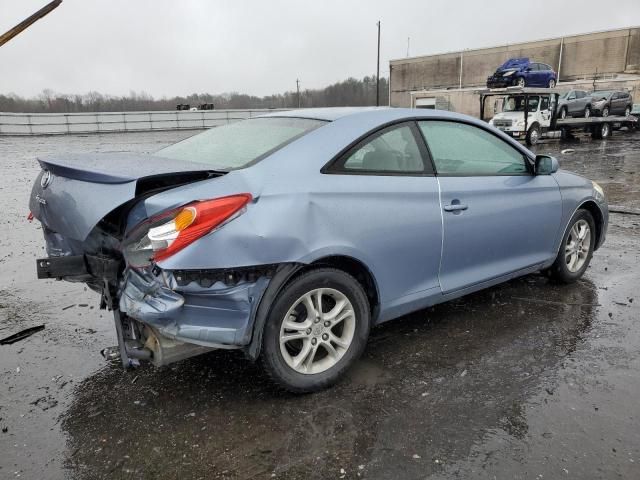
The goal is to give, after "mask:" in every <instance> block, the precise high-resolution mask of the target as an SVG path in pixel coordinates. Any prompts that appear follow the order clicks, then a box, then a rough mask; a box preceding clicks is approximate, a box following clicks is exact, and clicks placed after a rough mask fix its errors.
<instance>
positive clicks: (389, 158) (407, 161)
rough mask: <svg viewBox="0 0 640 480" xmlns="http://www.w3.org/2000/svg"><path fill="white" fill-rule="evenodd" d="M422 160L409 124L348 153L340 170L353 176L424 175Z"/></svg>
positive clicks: (387, 132) (394, 128) (375, 136)
mask: <svg viewBox="0 0 640 480" xmlns="http://www.w3.org/2000/svg"><path fill="white" fill-rule="evenodd" d="M422 158H423V156H422V153H421V152H420V147H419V146H418V142H417V141H416V138H415V135H414V133H413V130H412V128H411V127H410V126H409V124H403V125H400V126H394V127H390V128H386V129H384V130H382V131H381V132H378V133H375V134H373V136H372V137H369V138H368V139H366V140H364V141H363V142H361V143H360V144H358V145H356V147H355V148H354V149H353V150H352V151H351V152H349V153H347V156H346V157H345V159H344V162H343V163H342V167H341V168H340V167H339V168H340V169H341V170H344V171H347V172H352V173H358V172H360V173H366V172H370V173H383V174H384V173H392V174H412V173H413V174H416V173H418V174H419V173H424V170H425V169H424V162H423V160H422Z"/></svg>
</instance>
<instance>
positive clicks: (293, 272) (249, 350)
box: [244, 255, 380, 360]
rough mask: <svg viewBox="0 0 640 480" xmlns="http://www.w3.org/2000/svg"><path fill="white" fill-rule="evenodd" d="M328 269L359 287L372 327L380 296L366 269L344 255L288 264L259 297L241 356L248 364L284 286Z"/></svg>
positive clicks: (255, 356) (257, 350) (257, 351)
mask: <svg viewBox="0 0 640 480" xmlns="http://www.w3.org/2000/svg"><path fill="white" fill-rule="evenodd" d="M323 267H332V268H335V269H338V270H341V271H343V272H346V273H348V274H349V275H351V276H352V277H353V278H355V279H356V280H357V281H358V283H360V285H361V286H362V288H363V290H364V291H365V294H366V295H367V300H368V301H369V309H370V312H371V324H372V325H373V324H374V323H375V319H376V318H377V315H378V312H379V305H380V295H379V292H378V285H377V283H376V281H375V278H374V276H373V274H372V273H371V271H370V270H369V268H368V267H367V266H366V265H365V264H364V263H363V262H361V261H360V260H357V259H355V258H353V257H350V256H347V255H328V256H325V257H321V258H319V259H316V260H314V261H313V262H312V263H308V264H302V263H288V264H282V265H281V266H280V268H279V269H278V271H277V272H276V273H275V274H274V276H273V278H272V279H271V282H270V283H269V286H268V287H267V289H266V290H265V292H264V293H263V294H262V297H261V298H260V301H259V304H258V307H257V309H256V314H255V317H254V321H253V332H252V336H251V341H250V342H249V345H247V346H246V347H245V348H244V352H245V354H246V355H247V357H249V359H251V360H257V359H258V357H259V356H260V352H261V349H262V335H263V331H264V326H265V323H266V320H267V318H268V317H269V314H270V312H271V308H272V305H273V302H274V301H275V299H276V297H277V296H278V295H279V294H280V292H281V291H282V290H283V289H284V287H285V286H286V285H288V284H289V283H291V282H292V281H294V280H295V279H296V278H298V277H299V276H300V275H303V274H305V273H307V272H310V271H312V270H315V269H318V268H323Z"/></svg>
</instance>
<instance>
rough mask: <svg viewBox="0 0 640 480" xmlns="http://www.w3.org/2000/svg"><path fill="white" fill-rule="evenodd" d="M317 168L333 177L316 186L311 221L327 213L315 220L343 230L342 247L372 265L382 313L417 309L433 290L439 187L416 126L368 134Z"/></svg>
mask: <svg viewBox="0 0 640 480" xmlns="http://www.w3.org/2000/svg"><path fill="white" fill-rule="evenodd" d="M323 172H324V173H328V174H331V176H332V178H331V179H330V181H326V182H323V183H322V186H321V187H320V188H322V189H323V191H324V194H325V195H326V198H325V199H324V201H323V203H322V204H319V205H323V206H324V207H326V208H320V206H318V207H317V208H314V209H311V210H310V213H309V214H310V215H316V216H317V219H316V220H315V221H316V222H321V221H322V219H323V215H328V216H330V221H327V222H323V223H322V225H326V226H325V228H335V229H336V232H337V233H336V235H335V237H336V238H345V232H348V238H350V239H351V240H352V241H351V242H350V243H349V245H344V246H342V247H344V248H345V249H346V250H345V252H346V253H347V254H348V251H349V249H354V253H353V255H352V256H354V257H356V258H359V259H360V260H361V261H363V262H364V263H366V264H367V266H368V267H369V268H370V269H371V271H372V273H373V275H374V277H375V278H376V281H377V282H378V288H379V291H380V295H381V298H380V300H381V302H382V303H383V304H384V305H385V315H389V316H394V315H396V314H397V315H401V314H404V313H406V312H408V311H410V310H411V308H421V307H422V306H423V304H420V303H419V302H420V301H421V300H423V299H424V298H425V297H426V296H427V295H429V294H432V295H437V294H439V293H440V285H439V282H438V269H439V266H440V252H441V247H442V216H441V213H440V202H439V197H440V192H439V188H438V181H437V179H436V178H435V175H434V172H433V167H432V164H431V162H430V161H428V153H427V152H426V147H425V145H424V142H423V141H422V136H421V134H420V132H419V130H418V127H417V125H416V124H415V123H414V122H404V123H400V124H395V125H392V126H389V127H386V128H384V129H382V130H379V131H377V132H375V133H372V134H371V135H369V136H368V137H366V138H365V139H364V140H362V141H360V142H359V143H357V144H356V145H355V146H353V147H352V148H350V149H349V150H348V151H347V152H346V153H345V154H344V155H342V156H341V157H340V158H339V159H338V160H337V161H336V162H334V163H333V164H332V165H330V166H329V167H326V168H325V169H323ZM314 218H315V217H314ZM355 249H357V251H355ZM429 291H431V292H430V293H427V292H429ZM400 298H403V300H402V301H399V300H398V299H400ZM414 300H415V301H417V302H418V303H415V304H413V306H412V304H411V302H412V301H414ZM394 301H395V302H394ZM402 308H405V309H404V310H402ZM394 309H395V310H394Z"/></svg>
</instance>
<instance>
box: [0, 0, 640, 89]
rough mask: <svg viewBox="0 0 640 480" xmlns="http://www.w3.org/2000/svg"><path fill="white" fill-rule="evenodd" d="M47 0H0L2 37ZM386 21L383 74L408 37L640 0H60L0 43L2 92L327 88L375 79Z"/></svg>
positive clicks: (602, 16) (476, 41) (632, 8)
mask: <svg viewBox="0 0 640 480" xmlns="http://www.w3.org/2000/svg"><path fill="white" fill-rule="evenodd" d="M47 1H48V0H0V33H2V32H4V31H5V30H8V29H9V28H11V27H12V26H14V25H15V24H16V23H18V22H19V21H21V20H22V19H24V18H25V17H27V16H28V15H30V14H31V13H33V12H34V11H36V10H37V9H39V8H40V7H42V6H43V5H45V4H46V3H47ZM487 4H489V5H495V6H493V7H487V6H486V5H487ZM500 5H502V6H504V8H501V7H500ZM378 20H381V22H382V45H381V52H382V53H381V60H380V70H381V76H387V75H388V70H389V66H388V65H389V63H388V62H389V60H390V59H395V58H402V57H405V56H406V54H407V37H411V47H410V55H411V56H417V55H425V54H432V53H439V52H446V51H451V50H459V49H464V48H477V47H485V46H493V45H500V44H504V43H516V42H520V41H527V40H535V39H542V38H549V37H555V36H561V35H569V34H575V33H586V32H590V31H595V30H607V29H613V28H620V27H628V26H637V25H640V0H613V1H609V2H602V1H595V0H561V1H560V0H535V1H534V0H524V1H520V2H517V1H514V2H508V3H505V2H504V1H500V2H498V1H495V2H493V1H479V0H386V1H380V0H375V1H364V0H358V1H349V0H342V1H337V0H324V1H322V0H316V1H304V0H298V1H293V0H290V1H285V0H268V1H267V0H263V1H258V0H254V1H242V0H235V1H231V0H229V1H224V0H215V1H214V0H210V1H205V0H180V1H178V0H174V1H169V0H135V1H134V0H64V1H63V3H62V5H60V6H59V7H58V8H57V9H56V10H54V11H53V12H52V13H50V14H49V15H48V16H47V17H45V18H44V19H42V20H40V21H38V22H37V23H35V24H34V25H32V26H31V27H30V28H29V29H27V30H26V31H24V32H23V33H21V34H20V35H19V36H17V37H16V38H14V39H13V40H12V41H10V42H9V43H7V44H5V45H4V46H3V47H0V93H10V92H13V93H17V94H19V95H25V96H32V95H37V94H38V93H39V92H41V91H42V90H43V89H45V88H50V89H53V90H54V91H56V92H62V93H86V92H87V91H89V90H96V91H100V92H102V93H110V94H115V95H120V94H127V93H129V91H131V90H136V91H142V90H144V91H146V92H148V93H151V94H152V95H154V96H157V97H158V96H165V95H166V96H174V95H186V94H190V93H194V92H209V93H222V92H231V91H238V92H244V93H250V94H255V95H267V94H270V93H278V92H283V91H286V90H294V89H295V80H296V78H300V81H301V86H302V88H317V87H323V86H326V85H328V84H330V83H333V82H336V81H339V80H343V79H345V78H347V77H350V76H353V77H363V76H365V75H371V74H375V63H376V22H377V21H378Z"/></svg>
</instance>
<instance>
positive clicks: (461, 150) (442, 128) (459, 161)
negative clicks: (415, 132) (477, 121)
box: [418, 120, 529, 176]
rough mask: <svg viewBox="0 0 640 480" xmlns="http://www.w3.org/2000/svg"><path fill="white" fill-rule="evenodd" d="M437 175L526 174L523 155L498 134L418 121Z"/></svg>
mask: <svg viewBox="0 0 640 480" xmlns="http://www.w3.org/2000/svg"><path fill="white" fill-rule="evenodd" d="M418 125H419V127H420V130H421V131H422V133H423V134H424V137H425V140H426V141H427V144H428V146H429V151H430V153H431V157H432V159H433V162H434V164H435V166H436V171H437V174H438V175H445V176H446V175H449V176H486V175H525V174H528V173H529V171H528V169H527V165H526V163H525V159H524V156H523V155H522V153H520V152H519V151H518V150H516V149H515V148H514V147H512V146H511V145H509V144H508V143H506V142H505V141H504V140H502V139H500V138H498V137H497V136H495V135H493V134H491V133H489V132H487V131H485V130H483V129H481V128H478V127H475V126H473V125H468V124H465V123H458V122H444V121H436V120H429V121H422V122H418Z"/></svg>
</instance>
